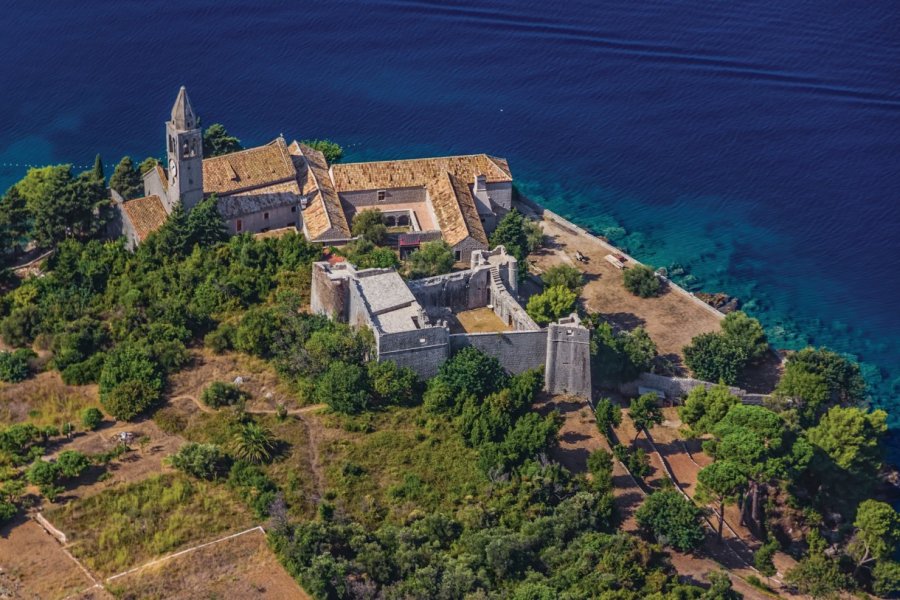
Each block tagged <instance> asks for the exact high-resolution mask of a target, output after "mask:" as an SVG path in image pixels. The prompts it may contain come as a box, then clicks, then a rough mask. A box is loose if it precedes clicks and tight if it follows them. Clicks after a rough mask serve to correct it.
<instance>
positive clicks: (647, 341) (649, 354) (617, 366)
mask: <svg viewBox="0 0 900 600" xmlns="http://www.w3.org/2000/svg"><path fill="white" fill-rule="evenodd" d="M656 355H657V351H656V344H654V343H653V340H652V339H651V338H650V336H649V335H648V334H647V331H646V330H645V329H644V328H643V327H636V328H634V329H633V330H631V331H629V332H615V331H613V328H612V326H611V325H610V324H609V323H606V322H601V323H598V324H597V325H596V326H595V327H594V328H593V329H592V331H591V370H592V372H593V374H594V377H595V378H596V379H597V381H602V382H607V383H619V382H624V381H632V380H634V379H635V378H636V377H637V376H638V375H640V374H641V373H643V372H647V371H650V370H651V369H652V368H653V362H654V359H655V358H656Z"/></svg>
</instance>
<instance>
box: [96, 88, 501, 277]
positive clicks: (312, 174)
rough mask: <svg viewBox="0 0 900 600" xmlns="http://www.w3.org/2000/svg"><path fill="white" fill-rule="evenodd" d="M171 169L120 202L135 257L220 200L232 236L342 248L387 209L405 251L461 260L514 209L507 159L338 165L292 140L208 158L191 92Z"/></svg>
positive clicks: (183, 101) (181, 102)
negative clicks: (437, 246) (178, 214)
mask: <svg viewBox="0 0 900 600" xmlns="http://www.w3.org/2000/svg"><path fill="white" fill-rule="evenodd" d="M166 158H167V160H166V164H165V166H163V165H157V166H156V168H155V169H151V170H150V171H148V172H147V173H146V174H145V175H144V178H143V181H144V197H142V198H136V199H134V200H127V201H126V200H123V199H122V198H121V196H119V195H118V194H117V193H116V192H115V190H113V194H112V195H113V199H114V202H115V205H116V208H117V211H118V214H119V215H120V217H121V218H120V219H119V223H120V233H121V234H122V235H124V236H125V237H126V239H127V242H128V245H129V247H131V248H134V247H135V246H137V245H138V244H140V243H141V242H142V241H143V240H144V239H146V238H147V236H148V235H150V234H151V233H152V232H154V231H156V230H157V229H158V228H159V227H161V226H162V224H163V223H165V221H166V219H167V218H168V216H169V214H170V213H171V212H172V209H173V208H174V207H175V205H176V204H177V203H179V202H180V203H181V204H182V206H183V207H184V209H185V210H187V211H190V210H191V208H193V207H194V206H196V205H197V203H198V202H200V201H201V200H202V199H203V198H205V197H208V196H211V195H215V196H216V197H217V198H218V208H219V212H220V213H221V214H222V218H223V220H224V222H225V224H226V227H228V229H229V230H230V232H231V233H232V234H235V235H236V234H240V233H245V232H248V233H254V234H256V233H264V232H269V231H277V230H294V231H298V232H303V234H304V235H305V236H306V237H307V239H309V240H311V241H314V242H321V243H325V244H342V243H346V242H348V241H350V240H351V239H352V237H353V236H352V234H351V231H350V223H351V222H352V220H353V215H354V214H356V212H358V211H360V210H365V209H372V208H378V209H379V210H381V212H382V214H383V216H384V219H385V224H386V225H388V227H389V228H390V231H391V232H392V233H395V234H396V235H394V236H392V239H396V244H397V249H398V250H399V251H400V252H401V253H404V252H409V251H412V250H414V249H415V248H417V247H418V246H419V244H421V243H422V242H425V241H429V240H434V239H444V240H445V241H446V242H447V243H448V244H449V245H450V246H451V247H452V248H453V251H454V253H455V256H456V259H457V260H458V261H462V262H468V261H469V260H470V257H471V255H472V252H473V251H477V250H487V249H488V238H487V236H488V234H489V233H490V232H491V231H492V230H493V229H494V227H495V226H496V223H497V220H498V218H499V217H502V216H503V215H504V214H505V213H506V212H508V211H509V210H510V209H511V207H512V175H511V173H510V169H509V164H508V163H507V161H506V160H505V159H502V158H496V157H493V156H488V155H486V154H473V155H466V156H447V157H438V158H422V159H410V160H392V161H379V162H365V163H336V164H333V165H329V164H328V163H327V161H326V160H325V157H324V156H323V155H322V153H321V152H319V151H318V150H315V149H314V148H310V147H309V146H307V145H305V144H302V143H299V142H296V141H294V142H292V143H291V144H287V143H286V142H285V140H284V138H283V137H278V138H276V139H275V140H273V141H271V142H269V143H268V144H265V145H263V146H258V147H256V148H248V149H246V150H241V151H239V152H234V153H231V154H226V155H223V156H216V157H212V158H206V159H204V158H203V135H202V131H201V129H200V125H199V119H198V118H197V115H196V113H195V112H194V109H193V107H192V106H191V102H190V99H189V98H188V94H187V91H186V90H185V88H184V87H182V88H181V90H180V91H179V92H178V97H177V98H176V100H175V105H174V106H173V107H172V115H171V118H170V119H169V121H167V122H166Z"/></svg>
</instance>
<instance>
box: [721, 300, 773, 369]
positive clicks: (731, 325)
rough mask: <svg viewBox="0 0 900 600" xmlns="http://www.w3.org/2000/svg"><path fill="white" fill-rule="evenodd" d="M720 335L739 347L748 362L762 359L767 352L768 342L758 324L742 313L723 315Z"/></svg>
mask: <svg viewBox="0 0 900 600" xmlns="http://www.w3.org/2000/svg"><path fill="white" fill-rule="evenodd" d="M722 333H723V334H724V335H725V336H726V337H728V338H730V339H731V340H732V341H733V342H734V343H735V344H736V345H738V346H741V347H742V348H743V349H744V352H745V353H746V355H747V357H748V358H749V359H750V360H756V359H759V358H762V357H763V356H764V355H765V354H766V352H768V351H769V340H768V339H767V338H766V332H765V330H764V329H763V327H762V325H761V324H760V322H759V321H757V320H756V319H754V318H752V317H749V316H747V314H746V313H744V312H742V311H739V310H737V311H734V312H732V313H728V314H727V315H725V318H724V319H722Z"/></svg>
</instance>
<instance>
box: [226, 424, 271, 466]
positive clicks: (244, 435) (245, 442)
mask: <svg viewBox="0 0 900 600" xmlns="http://www.w3.org/2000/svg"><path fill="white" fill-rule="evenodd" d="M231 448H232V452H233V453H234V456H235V457H236V458H238V459H240V460H243V461H247V462H248V463H252V464H256V465H258V464H261V463H264V462H269V461H270V460H272V457H273V455H274V453H275V449H276V448H277V440H276V439H275V435H274V434H273V433H272V432H271V431H270V430H269V429H268V428H267V427H264V426H262V425H260V424H259V423H256V422H254V421H251V422H249V423H244V424H243V425H241V427H240V428H239V429H238V430H237V431H236V432H235V433H234V435H233V436H232V439H231Z"/></svg>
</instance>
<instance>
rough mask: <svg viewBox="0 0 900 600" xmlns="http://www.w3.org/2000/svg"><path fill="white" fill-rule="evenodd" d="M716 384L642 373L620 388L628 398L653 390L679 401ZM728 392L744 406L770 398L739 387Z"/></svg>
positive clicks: (671, 399) (730, 388) (688, 378)
mask: <svg viewBox="0 0 900 600" xmlns="http://www.w3.org/2000/svg"><path fill="white" fill-rule="evenodd" d="M715 385H716V384H714V383H711V382H709V381H702V380H700V379H693V378H690V377H669V376H666V375H656V374H654V373H641V374H640V375H639V376H638V378H637V379H635V380H634V381H629V382H628V383H623V384H621V385H620V386H619V391H620V392H622V393H623V394H624V395H626V396H638V395H640V394H639V392H638V389H639V388H651V389H654V390H658V391H660V392H662V393H663V394H664V395H665V397H666V400H670V401H678V402H679V403H680V400H681V399H683V398H684V397H685V396H687V395H688V394H689V393H690V392H691V390H693V389H694V388H696V387H700V386H703V387H705V388H707V389H708V388H711V387H713V386H715ZM728 391H729V392H731V393H732V394H733V395H735V396H737V397H738V398H740V399H741V402H743V403H744V404H762V403H763V402H764V401H765V399H766V398H768V396H767V395H766V394H751V393H749V392H747V391H746V390H743V389H741V388H739V387H731V386H729V387H728Z"/></svg>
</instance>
